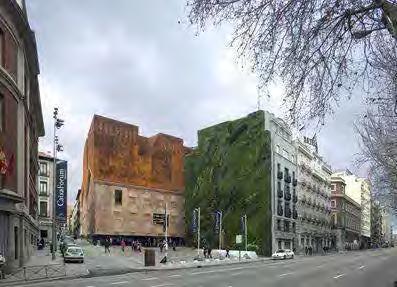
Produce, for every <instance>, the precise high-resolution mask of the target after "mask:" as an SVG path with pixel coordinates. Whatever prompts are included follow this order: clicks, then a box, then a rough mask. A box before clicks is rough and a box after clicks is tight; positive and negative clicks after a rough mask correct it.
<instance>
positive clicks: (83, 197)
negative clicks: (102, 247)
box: [79, 115, 188, 241]
mask: <svg viewBox="0 0 397 287" xmlns="http://www.w3.org/2000/svg"><path fill="white" fill-rule="evenodd" d="M187 151H188V149H187V148H186V147H184V146H183V140H182V139H180V138H176V137H173V136H170V135H166V134H157V135H155V136H153V137H150V138H146V137H143V136H140V135H139V134H138V127H137V126H134V125H131V124H127V123H123V122H119V121H116V120H113V119H109V118H105V117H102V116H98V115H95V116H94V118H93V120H92V123H91V127H90V130H89V133H88V137H87V140H86V143H85V147H84V158H83V183H82V186H81V193H80V197H79V204H80V224H81V232H82V235H83V236H89V237H93V238H103V237H104V236H113V237H120V236H125V237H130V238H133V237H135V238H138V237H139V238H140V239H141V240H150V241H152V240H155V239H156V238H158V237H162V236H164V232H163V226H162V220H163V219H164V213H165V211H164V208H165V205H166V204H167V208H168V210H167V214H168V217H169V230H168V233H169V236H170V237H172V238H178V239H180V238H182V237H183V236H184V232H185V226H184V218H183V210H184V197H183V193H184V178H183V159H184V155H185V153H186V152H187Z"/></svg>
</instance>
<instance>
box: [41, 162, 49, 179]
mask: <svg viewBox="0 0 397 287" xmlns="http://www.w3.org/2000/svg"><path fill="white" fill-rule="evenodd" d="M40 175H45V176H48V165H47V163H46V162H40Z"/></svg>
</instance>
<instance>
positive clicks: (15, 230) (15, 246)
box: [14, 226, 19, 259]
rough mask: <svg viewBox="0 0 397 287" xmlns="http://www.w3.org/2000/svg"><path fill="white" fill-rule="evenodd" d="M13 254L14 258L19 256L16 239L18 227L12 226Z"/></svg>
mask: <svg viewBox="0 0 397 287" xmlns="http://www.w3.org/2000/svg"><path fill="white" fill-rule="evenodd" d="M14 255H15V257H14V258H15V259H18V257H19V240H18V227H17V226H14Z"/></svg>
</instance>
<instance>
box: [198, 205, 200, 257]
mask: <svg viewBox="0 0 397 287" xmlns="http://www.w3.org/2000/svg"><path fill="white" fill-rule="evenodd" d="M197 213H198V230H197V256H198V257H200V207H199V208H197Z"/></svg>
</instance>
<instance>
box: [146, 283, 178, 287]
mask: <svg viewBox="0 0 397 287" xmlns="http://www.w3.org/2000/svg"><path fill="white" fill-rule="evenodd" d="M172 285H174V284H172V283H165V284H160V285H153V286H150V287H163V286H172Z"/></svg>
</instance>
